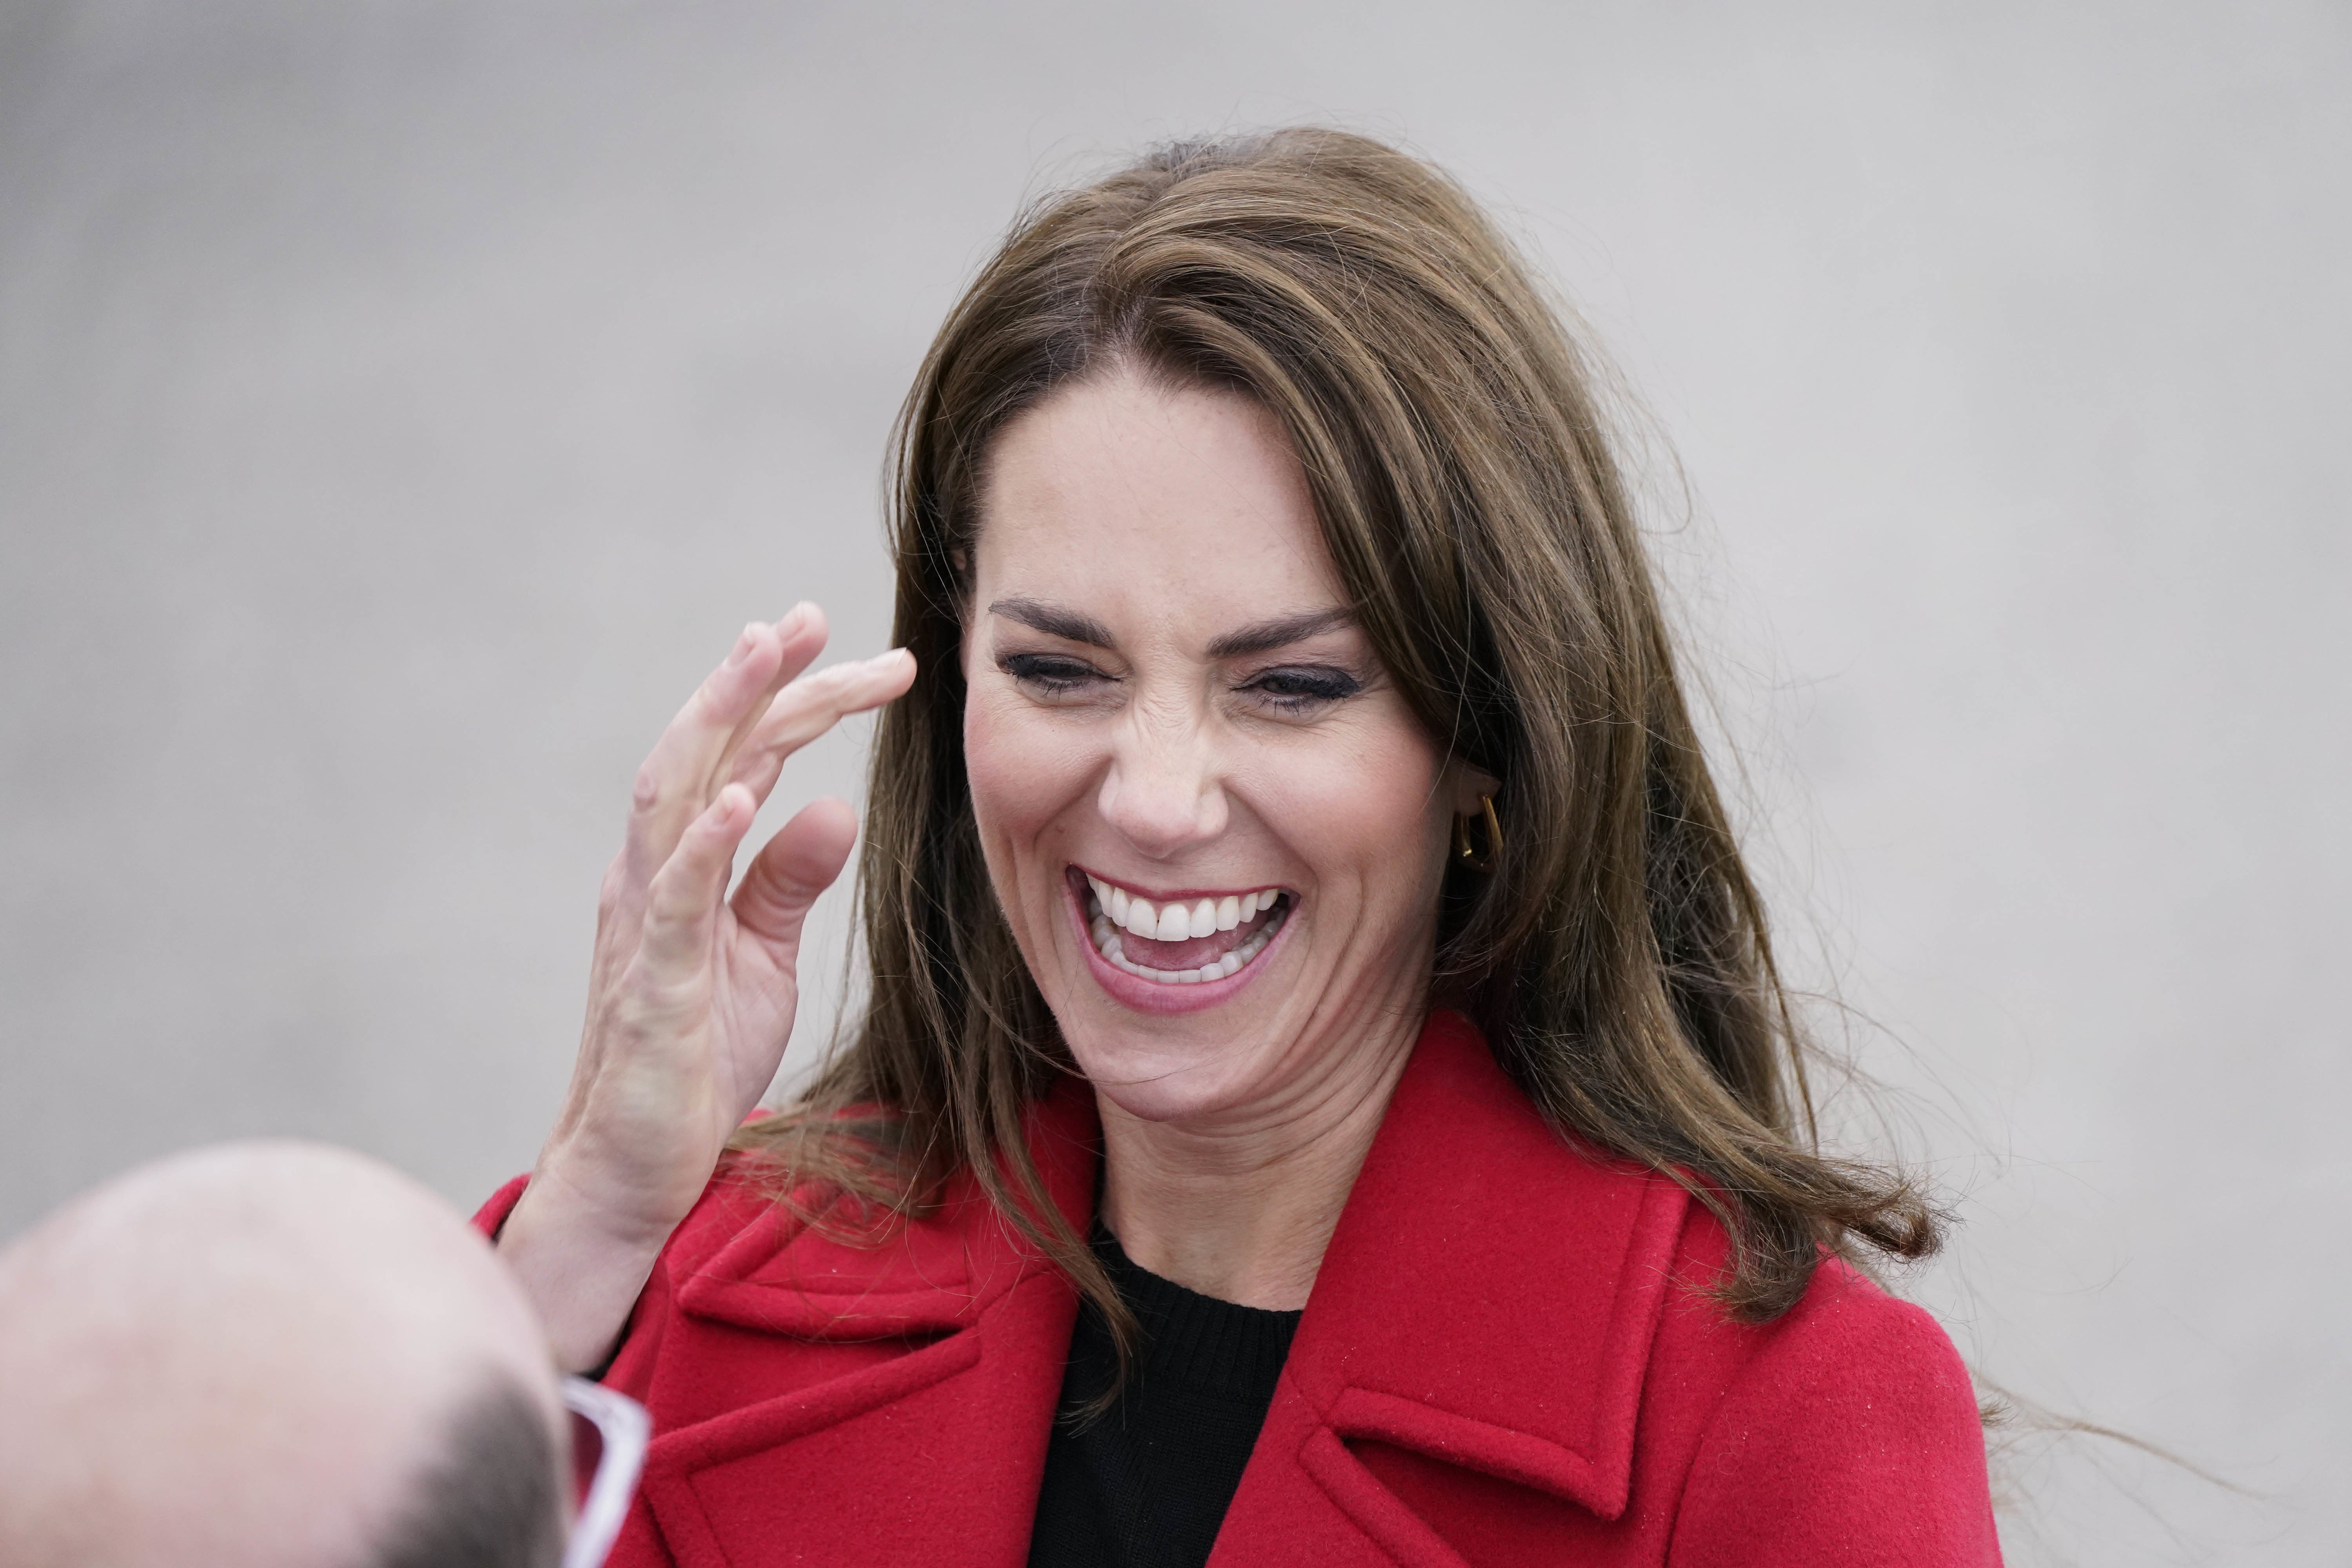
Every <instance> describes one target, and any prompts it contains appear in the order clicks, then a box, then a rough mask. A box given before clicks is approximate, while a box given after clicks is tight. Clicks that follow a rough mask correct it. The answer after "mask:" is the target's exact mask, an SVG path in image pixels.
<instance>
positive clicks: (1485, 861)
mask: <svg viewBox="0 0 2352 1568" xmlns="http://www.w3.org/2000/svg"><path fill="white" fill-rule="evenodd" d="M1478 809H1479V810H1480V811H1481V812H1483V813H1484V814H1485V815H1486V848H1485V849H1483V850H1481V849H1475V848H1473V847H1471V844H1470V819H1469V818H1468V817H1467V816H1462V815H1461V814H1460V813H1458V812H1457V813H1456V814H1455V815H1454V858H1455V859H1457V860H1459V861H1461V862H1462V864H1464V865H1465V866H1467V867H1469V868H1470V869H1472V870H1473V871H1491V870H1493V869H1494V868H1495V857H1496V856H1497V855H1500V854H1501V853H1502V852H1503V825H1502V824H1501V823H1500V822H1498V821H1496V818H1495V797H1494V796H1493V795H1480V796H1479V797H1478Z"/></svg>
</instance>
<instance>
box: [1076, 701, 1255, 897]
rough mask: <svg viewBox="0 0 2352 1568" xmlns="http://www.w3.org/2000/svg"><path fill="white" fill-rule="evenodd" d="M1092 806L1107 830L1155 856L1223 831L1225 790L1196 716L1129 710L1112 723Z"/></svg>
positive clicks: (1177, 852) (1172, 852) (1167, 856)
mask: <svg viewBox="0 0 2352 1568" xmlns="http://www.w3.org/2000/svg"><path fill="white" fill-rule="evenodd" d="M1119 731H1120V733H1119V737H1118V742H1117V743H1116V744H1115V745H1114V746H1113V747H1112V750H1111V759H1110V767H1109V768H1108V770H1107V771H1106V772H1105V773H1104V774H1103V782H1102V793H1101V794H1100V795H1098V796H1097V809H1099V810H1100V811H1101V813H1102V816H1103V820H1104V821H1105V822H1107V823H1108V824H1109V825H1110V826H1111V827H1112V829H1113V830H1114V831H1116V832H1117V833H1118V834H1119V835H1120V836H1121V837H1124V838H1126V840H1127V841H1128V842H1129V844H1132V845H1133V846H1135V847H1136V849H1137V851H1138V852H1139V853H1140V854H1142V855H1144V856H1146V857H1148V858H1151V859H1154V860H1166V859H1171V858H1174V857H1175V856H1178V855H1181V854H1182V853H1183V852H1184V851H1185V850H1186V849H1189V848H1192V847H1194V846H1196V845H1200V844H1204V843H1206V842H1208V841H1209V840H1211V839H1213V838H1215V837H1217V836H1218V835H1219V834H1221V833H1223V831H1224V830H1225V818H1226V805H1225V792H1224V787H1223V783H1222V781H1221V778H1220V773H1219V769H1218V766H1217V762H1216V758H1215V755H1214V747H1213V744H1212V742H1211V740H1210V738H1209V736H1208V735H1207V734H1206V733H1204V732H1203V731H1202V725H1201V724H1200V723H1199V721H1197V719H1196V718H1195V716H1193V715H1192V714H1188V713H1181V712H1165V711H1163V712H1157V713H1153V712H1142V711H1139V712H1136V713H1133V714H1131V715H1129V718H1128V719H1127V720H1126V721H1124V722H1122V723H1121V724H1120V726H1119Z"/></svg>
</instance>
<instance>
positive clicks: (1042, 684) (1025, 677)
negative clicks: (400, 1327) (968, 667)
mask: <svg viewBox="0 0 2352 1568" xmlns="http://www.w3.org/2000/svg"><path fill="white" fill-rule="evenodd" d="M996 668H999V669H1001V670H1003V671H1004V673H1005V674H1007V675H1009V676H1011V677H1012V678H1013V679H1015V680H1017V681H1019V682H1020V683H1021V684H1022V685H1024V686H1026V687H1028V688H1029V689H1031V690H1033V691H1036V692H1039V693H1042V694H1043V695H1045V696H1047V697H1059V696H1062V695H1064V694H1066V693H1068V692H1072V691H1076V690H1077V689H1079V688H1080V687H1082V686H1085V685H1087V684H1088V683H1089V682H1092V681H1097V680H1108V679H1110V678H1109V677H1108V676H1107V675H1105V674H1103V672H1102V671H1100V670H1098V669H1097V668H1095V667H1094V666H1092V665H1090V664H1088V663H1087V662H1086V660H1084V659H1080V658H1070V657H1069V656H1068V655H1066V654H1057V653H1008V654H1006V655H1004V656H1003V658H999V659H998V660H997V661H996Z"/></svg>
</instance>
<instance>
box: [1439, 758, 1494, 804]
mask: <svg viewBox="0 0 2352 1568" xmlns="http://www.w3.org/2000/svg"><path fill="white" fill-rule="evenodd" d="M1437 787H1438V791H1439V793H1440V794H1441V795H1444V798H1445V800H1446V802H1447V809H1449V810H1450V811H1452V812H1453V813H1454V816H1477V815H1478V810H1479V808H1478V798H1479V796H1481V795H1494V794H1495V793H1496V792H1497V791H1499V790H1500V789H1501V788H1502V787H1503V781H1502V780H1500V779H1498V778H1496V776H1495V775H1494V774H1492V773H1487V772H1486V771H1485V770H1483V769H1480V768H1475V767H1473V766H1471V765H1470V764H1469V763H1465V762H1464V761H1462V760H1461V759H1460V758H1459V757H1456V758H1455V759H1454V761H1452V762H1450V763H1446V764H1445V772H1444V773H1443V774H1442V775H1441V776H1440V777H1439V779H1438V781H1437Z"/></svg>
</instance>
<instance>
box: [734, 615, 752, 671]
mask: <svg viewBox="0 0 2352 1568" xmlns="http://www.w3.org/2000/svg"><path fill="white" fill-rule="evenodd" d="M759 631H760V623H759V622H757V621H753V622H752V623H751V625H750V626H745V627H744V628H743V635H742V636H741V637H737V638H736V639H735V647H734V648H733V649H732V650H731V651H730V653H729V654H728V655H727V668H730V669H732V668H735V667H736V666H737V665H739V664H740V663H742V662H743V661H744V660H745V659H747V658H751V639H752V638H753V637H756V636H758V635H759Z"/></svg>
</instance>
